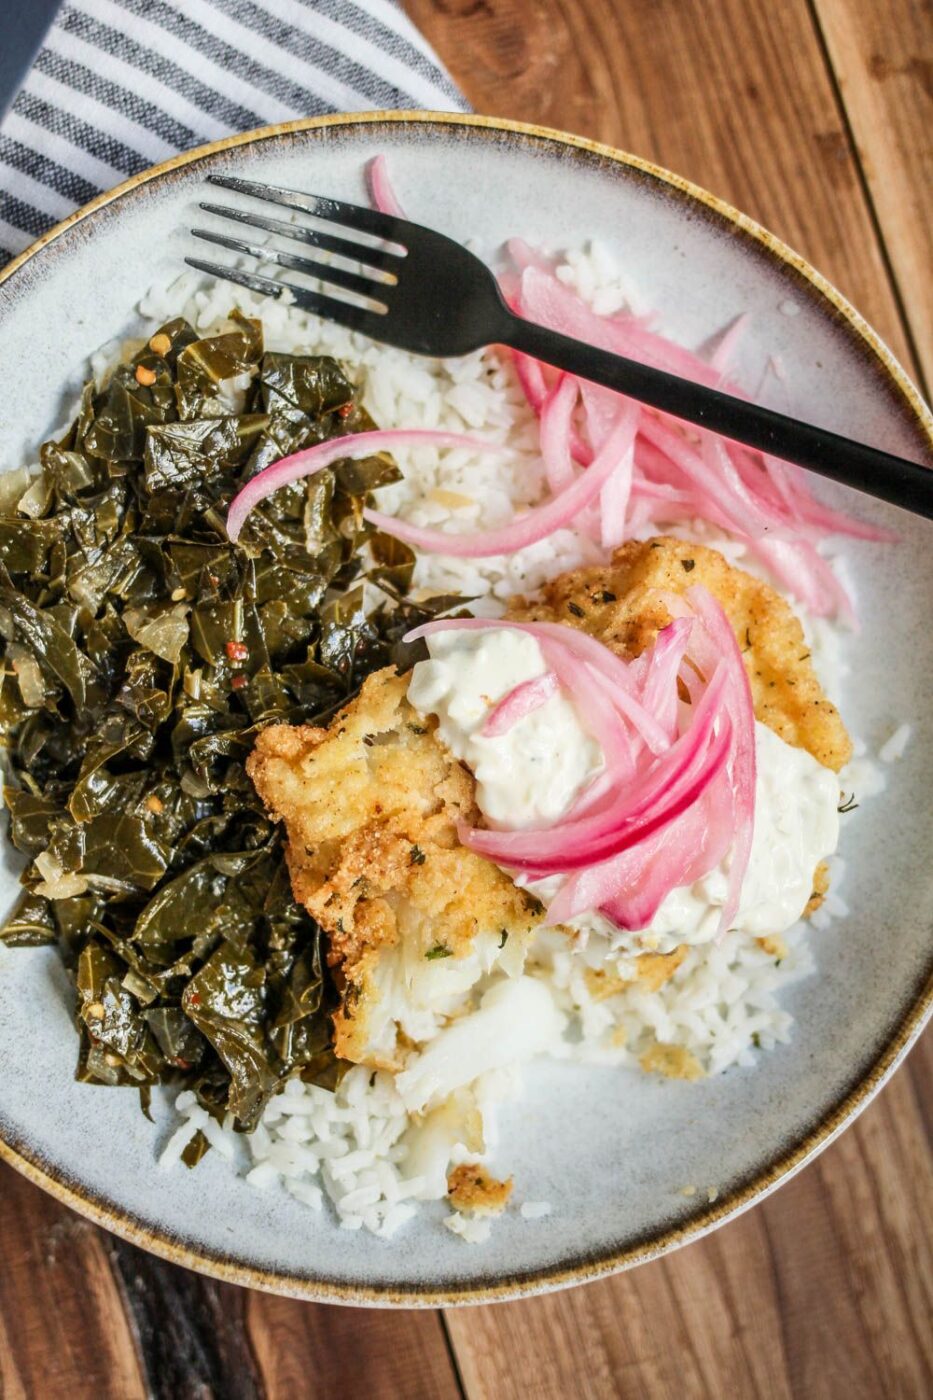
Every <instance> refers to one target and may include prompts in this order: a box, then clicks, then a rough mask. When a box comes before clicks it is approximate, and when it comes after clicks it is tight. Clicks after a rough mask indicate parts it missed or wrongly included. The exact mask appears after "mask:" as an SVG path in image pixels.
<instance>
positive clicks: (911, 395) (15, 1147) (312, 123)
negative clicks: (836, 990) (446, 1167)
mask: <svg viewBox="0 0 933 1400" xmlns="http://www.w3.org/2000/svg"><path fill="white" fill-rule="evenodd" d="M379 124H386V125H406V126H413V127H422V128H424V129H426V130H428V129H430V128H431V127H434V126H444V127H453V128H461V129H463V130H464V134H465V135H466V134H467V132H468V131H476V132H478V133H483V132H485V133H487V134H489V135H504V136H509V135H513V136H519V137H522V138H526V139H531V140H533V141H539V142H541V143H542V144H543V145H545V146H556V147H558V148H559V149H560V148H563V150H564V152H565V153H566V154H567V155H568V156H570V157H573V155H574V154H575V153H576V152H585V153H587V154H588V155H595V156H598V157H600V158H601V159H603V160H605V161H607V162H608V163H613V164H617V165H621V166H624V167H626V168H627V169H629V170H631V171H635V172H638V173H640V174H641V175H643V176H646V177H649V178H650V179H652V180H655V181H657V182H658V183H659V184H661V185H664V186H666V187H667V188H668V190H669V191H672V192H676V193H679V194H680V195H681V196H683V197H684V198H685V200H686V201H687V202H690V203H693V204H698V205H700V206H701V207H702V209H703V210H705V211H706V213H707V216H713V217H714V218H715V220H716V222H720V223H723V224H725V225H727V226H729V227H730V230H731V231H732V232H734V233H736V234H739V235H740V236H744V237H746V238H748V239H749V240H750V241H752V242H754V243H756V244H758V245H759V248H760V249H762V250H763V251H764V252H765V253H766V254H768V255H770V257H771V258H772V259H773V260H774V261H775V262H776V263H778V264H780V265H781V267H782V268H783V269H784V270H785V271H787V270H790V271H791V272H793V273H794V274H796V280H797V282H798V284H799V286H800V289H801V291H802V292H803V293H804V294H805V295H808V296H809V297H810V298H811V299H812V300H815V301H816V302H817V303H818V304H819V306H820V309H821V310H822V311H823V313H824V314H829V315H830V316H831V317H832V319H833V320H834V321H835V322H836V323H837V324H838V325H839V326H841V327H842V329H843V330H845V331H846V332H847V335H848V338H849V340H850V342H851V343H852V344H853V345H854V347H855V348H856V349H858V350H860V351H861V353H862V354H863V355H864V356H865V357H866V359H867V360H868V361H869V362H870V363H871V365H872V367H873V369H874V370H875V371H876V373H877V375H878V378H879V381H880V382H881V385H882V387H884V388H885V389H887V390H888V391H889V392H890V391H893V392H894V395H895V397H896V398H897V399H899V400H900V403H901V406H902V408H905V409H907V411H908V417H909V418H910V419H911V420H912V422H913V426H914V427H915V428H916V429H918V430H919V435H920V437H921V439H922V440H923V441H925V443H926V446H927V449H928V450H929V451H930V453H931V454H933V415H931V413H930V411H929V409H928V408H927V407H926V405H925V403H924V402H923V399H922V398H921V396H920V394H919V393H918V391H917V389H916V388H915V387H914V385H913V384H912V382H911V380H910V379H909V377H908V376H907V374H906V373H905V372H904V370H903V369H902V367H901V366H900V365H899V364H898V362H897V360H896V359H895V358H894V356H893V355H892V353H891V351H890V350H889V349H888V347H887V346H886V345H885V343H884V342H883V340H882V339H881V337H880V336H879V335H878V334H877V333H876V332H875V331H874V330H873V329H872V328H871V326H870V325H869V324H868V322H867V321H865V319H864V318H863V317H862V316H861V315H859V313H858V312H857V311H856V310H855V308H854V307H853V306H851V305H850V303H849V302H848V301H846V299H845V298H844V297H843V296H842V295H841V294H840V293H839V292H838V291H837V290H836V288H835V287H834V286H833V285H832V283H831V282H829V281H828V280H827V279H826V278H825V277H823V276H822V275H821V274H820V273H819V272H817V271H816V270H815V269H814V268H812V267H811V266H810V264H809V263H808V262H807V261H806V259H805V258H802V257H801V256H800V254H799V253H796V252H794V250H793V249H792V248H790V247H788V246H787V244H786V243H783V242H782V241H781V240H780V239H779V238H776V237H775V236H774V234H772V233H769V232H768V230H767V229H765V228H763V227H762V226H761V225H760V224H758V223H756V222H755V221H754V219H750V218H749V217H748V216H747V215H746V214H743V213H741V212H740V211H739V210H738V209H735V208H733V207H732V205H730V204H727V203H726V202H725V201H724V200H721V199H718V198H717V197H716V196H715V195H712V194H710V193H709V192H708V191H707V190H704V189H702V188H701V187H700V186H699V185H695V184H693V183H692V181H690V180H685V179H684V178H683V177H681V176H679V175H675V174H673V173H672V172H671V171H669V170H665V169H664V168H663V167H662V166H658V165H655V164H653V163H652V162H651V161H647V160H643V159H641V157H639V156H634V155H630V154H628V153H627V152H624V151H620V150H617V149H615V148H614V147H612V146H607V145H604V144H603V143H601V142H598V141H591V140H589V139H588V138H586V137H583V136H574V135H571V134H570V133H568V132H563V131H558V130H555V129H552V128H549V127H542V126H535V125H532V124H530V123H527V122H515V121H508V120H505V119H503V118H499V117H483V116H476V115H472V114H464V113H451V112H422V111H414V112H398V111H376V112H353V113H348V114H343V113H341V114H336V115H333V116H324V117H310V118H306V119H303V120H300V121H294V122H281V123H278V124H276V125H273V126H265V127H259V128H257V129H256V130H254V131H247V132H243V133H240V134H237V135H234V136H229V137H226V138H224V139H222V140H220V141H213V142H210V143H209V144H207V145H203V146H198V147H196V148H195V149H194V150H191V151H186V152H184V153H183V154H182V155H178V156H175V157H173V158H172V159H171V160H167V161H163V162H162V163H161V164H159V165H154V166H152V167H151V168H149V169H147V170H144V171H142V172H141V173H140V174H138V175H135V176H133V178H132V179H130V180H126V181H124V182H123V184H120V185H117V186H116V187H115V188H114V189H112V190H108V191H107V192H106V193H104V194H102V195H99V196H98V197H97V198H96V199H94V200H91V202H90V203H88V204H86V205H84V206H83V207H82V208H80V209H78V210H77V211H76V212H75V213H74V214H72V215H70V216H69V217H68V218H67V219H64V220H63V221H62V222H61V223H59V224H56V225H55V227H54V228H52V229H50V230H49V231H48V232H47V233H46V234H44V235H43V236H42V237H41V238H40V239H38V240H37V241H36V242H35V243H33V244H31V245H30V246H29V247H28V248H26V249H25V250H24V251H23V252H22V253H20V254H19V255H18V256H17V257H16V258H14V259H13V261H12V262H10V263H8V264H7V266H6V267H5V268H3V269H2V271H0V287H2V286H3V285H4V284H5V283H7V282H9V281H10V279H11V278H13V277H15V276H16V274H17V273H18V272H19V270H20V269H21V268H23V267H24V266H25V265H26V263H28V262H30V261H31V260H32V259H33V258H35V257H36V256H38V255H39V254H41V253H42V251H43V250H44V249H45V248H47V247H48V246H49V245H50V244H53V243H55V242H56V241H57V240H58V239H60V238H61V237H62V235H63V234H65V233H67V231H68V230H69V229H70V228H72V227H73V226H74V225H76V224H78V223H81V222H82V221H83V220H85V219H87V218H88V217H90V216H92V215H94V214H95V213H97V212H98V211H100V210H103V209H105V208H106V207H107V206H108V205H110V204H113V203H114V202H116V201H118V200H120V199H123V198H125V197H126V196H127V195H131V194H132V193H133V192H134V191H135V190H138V189H139V188H140V187H142V186H144V185H147V184H149V183H150V182H151V181H153V180H158V179H161V178H163V177H164V176H166V175H169V174H171V172H173V171H177V170H180V169H183V168H184V167H186V166H188V165H191V164H194V163H196V162H197V161H199V160H202V159H204V158H205V157H208V156H213V155H216V154H219V153H221V152H223V151H234V150H238V149H239V148H241V147H246V146H250V145H254V144H259V143H261V142H263V141H267V140H270V139H275V138H279V137H282V136H289V135H292V134H297V133H301V132H305V131H322V132H325V131H327V130H331V129H338V130H341V129H347V128H352V127H354V126H371V125H379ZM931 1014H933V967H931V969H930V971H929V973H928V974H927V976H926V978H925V980H924V983H923V985H922V986H920V987H918V989H917V993H916V995H915V997H914V998H913V1000H912V1001H911V1003H910V1004H909V1005H908V1007H907V1008H906V1010H905V1012H904V1014H903V1016H902V1017H901V1018H900V1020H899V1022H898V1023H897V1025H896V1026H895V1027H894V1029H893V1031H892V1033H891V1035H890V1037H889V1039H888V1041H887V1043H886V1044H885V1045H884V1047H883V1048H882V1050H881V1052H880V1054H879V1055H878V1056H877V1057H876V1059H875V1060H874V1062H873V1063H872V1064H871V1065H870V1066H869V1067H868V1069H867V1070H864V1071H860V1072H859V1073H858V1075H857V1076H856V1077H855V1079H854V1080H853V1082H852V1083H851V1085H850V1086H849V1087H848V1088H847V1090H846V1091H845V1092H844V1093H843V1094H842V1095H841V1096H840V1098H839V1099H838V1100H837V1102H836V1104H835V1105H834V1106H833V1107H832V1108H831V1109H830V1110H829V1111H828V1112H826V1113H824V1114H823V1115H822V1116H821V1117H820V1119H819V1120H818V1122H816V1123H814V1124H813V1126H812V1127H811V1128H810V1129H809V1130H808V1131H807V1132H805V1133H804V1134H803V1135H802V1136H801V1137H800V1138H799V1139H798V1140H797V1141H796V1142H795V1143H793V1144H792V1145H791V1146H789V1147H786V1148H784V1149H783V1150H782V1151H780V1152H779V1153H778V1154H777V1156H776V1157H775V1158H774V1160H773V1161H772V1162H771V1163H770V1164H769V1165H768V1166H767V1167H766V1168H765V1169H764V1170H763V1171H759V1172H757V1173H755V1174H753V1175H751V1176H750V1177H749V1178H748V1179H747V1180H746V1181H743V1182H741V1183H740V1184H739V1185H737V1186H736V1187H735V1188H734V1189H733V1190H732V1191H731V1192H729V1193H728V1194H727V1195H725V1196H723V1197H722V1198H721V1199H720V1200H718V1201H716V1202H715V1203H714V1204H708V1205H704V1206H703V1207H702V1208H701V1209H699V1210H698V1211H697V1213H696V1214H695V1215H694V1216H692V1217H691V1218H690V1219H689V1220H688V1221H687V1222H686V1223H685V1224H683V1225H680V1226H676V1227H674V1228H669V1229H667V1230H664V1231H662V1232H661V1233H659V1234H656V1235H653V1236H646V1237H644V1238H643V1239H640V1240H636V1241H634V1242H632V1243H630V1244H628V1245H627V1246H626V1247H625V1248H622V1249H619V1248H612V1249H609V1250H607V1251H606V1252H605V1253H591V1254H587V1255H585V1256H581V1258H580V1259H579V1260H577V1261H575V1262H574V1263H573V1264H571V1265H569V1266H565V1267H561V1266H558V1267H551V1266H546V1267H544V1268H542V1269H540V1270H537V1271H533V1272H530V1273H526V1274H522V1275H516V1276H513V1277H508V1276H502V1277H499V1278H497V1279H496V1280H494V1281H492V1282H490V1283H477V1282H474V1281H465V1282H464V1284H463V1285H462V1286H461V1287H457V1286H449V1285H448V1286H445V1287H436V1286H435V1285H433V1284H432V1283H430V1282H427V1283H425V1285H424V1286H423V1287H415V1286H408V1287H405V1288H401V1289H392V1288H390V1287H383V1286H380V1287H373V1288H368V1287H366V1286H365V1285H364V1286H360V1285H357V1284H348V1283H345V1282H341V1281H340V1280H333V1279H315V1278H311V1277H306V1276H302V1275H294V1274H287V1273H280V1272H277V1271H275V1270H274V1269H259V1268H256V1267H254V1266H251V1265H248V1264H243V1263H241V1262H238V1261H237V1260H236V1259H234V1258H232V1257H230V1256H228V1255H222V1254H219V1253H215V1252H212V1251H209V1250H199V1249H197V1248H194V1247H192V1246H191V1245H189V1244H186V1243H184V1242H183V1241H181V1240H179V1239H178V1238H177V1237H175V1236H173V1235H172V1234H171V1233H170V1232H167V1231H160V1230H155V1229H153V1228H152V1227H151V1226H148V1225H146V1224H144V1223H143V1222H142V1221H141V1220H139V1219H138V1217H136V1216H134V1215H132V1214H131V1213H129V1212H127V1211H125V1210H124V1209H122V1208H121V1207H120V1206H118V1205H117V1204H116V1203H115V1202H112V1201H109V1200H107V1199H106V1198H104V1197H102V1196H92V1195H88V1194H86V1193H85V1191H84V1190H83V1189H82V1187H81V1186H80V1184H78V1183H76V1182H75V1181H73V1180H70V1179H69V1178H68V1176H67V1175H66V1174H64V1173H61V1172H59V1171H57V1170H55V1169H53V1168H51V1167H50V1166H49V1165H48V1164H47V1163H44V1162H42V1161H41V1159H39V1158H37V1157H36V1156H35V1155H34V1154H32V1153H31V1151H30V1148H29V1146H28V1144H26V1143H23V1142H20V1141H16V1140H11V1139H9V1138H7V1139H4V1138H2V1137H0V1159H2V1160H4V1161H6V1162H8V1163H9V1164H10V1165H11V1166H12V1167H14V1168H15V1169H16V1170H17V1171H19V1172H21V1173H22V1174H23V1175H24V1176H25V1177H27V1178H28V1179H29V1180H30V1181H32V1182H34V1183H35V1184H36V1185H37V1186H40V1187H42V1189H43V1190H45V1191H48V1192H49V1194H50V1195H52V1196H54V1197H55V1198H56V1199H57V1200H59V1201H61V1202H63V1203H64V1204H65V1205H67V1206H70V1207H71V1208H72V1209H73V1210H75V1211H77V1212H78V1214H80V1215H83V1216H85V1217H86V1218H87V1219H89V1220H92V1221H93V1222H94V1223H95V1224H97V1225H101V1226H103V1227H104V1228H105V1229H107V1230H111V1231H113V1233H114V1234H117V1235H119V1236H121V1238H123V1239H126V1240H129V1241H131V1242H132V1243H133V1244H137V1245H139V1246H141V1247H142V1248H144V1249H147V1250H149V1251H151V1252H152V1253H153V1254H157V1255H159V1256H160V1257H161V1258H163V1259H167V1260H169V1261H171V1262H172V1263H175V1264H181V1265H183V1266H185V1267H186V1268H189V1269H193V1270H195V1271H196V1272H198V1273H202V1274H207V1275H209V1276H210V1277H212V1278H217V1279H221V1280H223V1281H224V1282H227V1283H236V1284H240V1285H242V1286H244V1287H248V1288H258V1289H262V1290H264V1291H266V1292H270V1293H278V1294H282V1295H284V1296H287V1297H294V1298H303V1299H307V1300H308V1301H315V1302H324V1303H342V1304H354V1305H359V1306H371V1307H380V1306H381V1307H408V1308H412V1307H442V1306H449V1305H456V1304H479V1303H493V1302H502V1301H506V1300H508V1299H513V1298H519V1297H522V1296H528V1295H531V1294H535V1293H543V1292H547V1291H551V1290H553V1289H557V1288H566V1287H569V1286H571V1285H573V1284H577V1283H588V1282H592V1281H593V1280H595V1279H598V1278H602V1277H605V1276H606V1275H608V1274H613V1273H619V1272H621V1271H622V1270H624V1269H629V1268H632V1267H634V1266H635V1265H637V1264H643V1263H647V1262H648V1261H649V1260H651V1259H656V1258H658V1257H659V1256H660V1255H662V1254H667V1253H669V1252H670V1251H671V1250H673V1249H677V1248H679V1247H680V1246H681V1245H684V1244H689V1243H691V1242H692V1241H694V1240H698V1239H702V1237H703V1236H704V1235H707V1234H709V1232H710V1231H711V1230H714V1229H716V1228H717V1227H718V1226H719V1225H722V1224H724V1223H725V1222H726V1221H728V1220H731V1219H734V1218H735V1217H736V1216H737V1215H739V1214H741V1213H742V1211H744V1210H747V1209H748V1208H749V1207H750V1206H752V1205H754V1204H756V1203H757V1202H758V1201H761V1200H763V1199H764V1198H765V1197H766V1196H768V1195H770V1193H771V1192H772V1191H774V1190H775V1189H776V1188H777V1187H778V1186H780V1185H782V1184H783V1183H784V1182H786V1181H789V1180H790V1178H791V1177H792V1176H794V1175H796V1173H797V1172H799V1171H800V1170H801V1168H802V1167H804V1166H805V1165H806V1164H807V1163H808V1162H810V1161H811V1160H812V1159H813V1158H814V1157H815V1156H816V1155H817V1154H818V1153H820V1152H822V1151H823V1150H824V1149H825V1148H826V1147H828V1146H829V1145H830V1143H831V1142H833V1140H834V1139H835V1138H836V1137H838V1135H839V1134H840V1133H841V1132H842V1130H843V1129H844V1128H845V1127H846V1126H847V1125H848V1124H849V1123H850V1122H852V1120H853V1119H854V1118H855V1117H857V1115H858V1114H859V1113H861V1112H862V1110H863V1109H864V1108H865V1107H866V1106H867V1105H868V1103H869V1102H870V1101H871V1099H872V1098H873V1097H874V1096H875V1094H877V1093H878V1091H879V1089H881V1088H882V1086H883V1085H884V1084H885V1083H886V1082H887V1080H888V1079H889V1078H890V1077H891V1075H892V1074H893V1073H894V1070H895V1069H896V1068H897V1066H898V1065H899V1064H900V1063H901V1061H902V1060H903V1059H904V1057H905V1056H906V1054H907V1052H908V1051H909V1049H910V1048H911V1046H912V1045H913V1044H914V1042H915V1041H916V1040H917V1038H918V1036H919V1035H920V1032H921V1031H922V1030H923V1028H924V1026H925V1025H926V1023H927V1021H928V1020H929V1019H930V1016H931Z"/></svg>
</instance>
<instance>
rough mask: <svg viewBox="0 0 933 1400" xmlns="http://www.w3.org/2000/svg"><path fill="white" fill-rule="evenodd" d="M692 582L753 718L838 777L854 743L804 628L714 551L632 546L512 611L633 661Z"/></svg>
mask: <svg viewBox="0 0 933 1400" xmlns="http://www.w3.org/2000/svg"><path fill="white" fill-rule="evenodd" d="M697 583H699V584H702V585H703V587H704V588H706V589H708V591H709V592H710V593H711V594H712V595H713V597H714V598H716V599H718V601H719V602H720V603H721V605H722V607H723V609H724V611H725V613H726V615H727V617H728V618H729V621H730V622H731V623H732V626H733V628H734V630H735V634H736V637H737V638H738V641H739V646H740V647H741V648H742V653H743V655H744V657H745V666H746V669H747V671H748V678H749V682H750V684H751V690H752V699H753V701H754V705H755V715H756V717H757V718H758V719H759V720H760V721H761V722H762V724H766V725H768V727H769V728H770V729H773V730H774V732H775V734H777V735H778V736H779V738H781V739H784V740H785V741H786V742H787V743H788V744H793V745H795V746H796V747H797V748H803V749H806V750H807V751H808V752H809V753H811V754H812V755H813V757H814V758H815V759H817V760H818V762H820V763H823V764H825V765H826V767H827V768H832V769H835V770H836V771H837V772H838V770H839V769H840V768H841V767H842V766H843V765H844V764H845V763H847V762H848V761H849V759H850V757H851V756H852V742H851V740H850V738H849V735H848V734H847V732H846V729H845V725H844V724H843V722H842V720H841V719H840V717H839V712H838V711H837V709H836V707H835V705H833V703H832V701H830V700H828V699H827V698H826V695H825V693H824V691H823V687H822V686H821V685H820V682H819V680H818V679H817V677H816V673H815V671H814V670H813V666H812V663H811V661H810V649H809V647H808V646H807V645H806V642H805V641H804V635H803V628H802V627H801V625H800V623H799V622H798V620H797V618H796V617H795V615H794V613H793V611H792V609H791V607H790V605H789V604H788V603H786V602H785V601H784V599H783V598H782V597H781V595H780V594H779V593H777V592H776V591H775V590H774V589H773V588H771V587H770V586H769V585H768V584H767V583H764V582H763V581H762V580H761V579H758V578H755V577H754V576H753V575H751V574H748V573H745V571H744V570H742V569H737V568H735V567H734V566H733V565H731V564H729V563H727V561H726V560H725V559H724V558H723V556H722V555H721V554H719V553H718V552H717V551H716V550H714V549H708V548H706V547H705V546H704V545H699V544H687V543H685V542H684V541H683V540H675V539H671V538H669V537H667V536H659V537H657V538H655V539H652V540H646V541H644V542H640V541H631V542H630V543H629V544H624V545H622V547H621V549H618V550H617V551H616V553H615V555H614V556H613V560H612V563H611V564H608V565H606V566H604V567H595V568H588V569H574V570H572V571H571V572H569V573H566V574H561V575H560V576H559V577H558V578H556V579H554V580H553V581H552V582H551V583H549V584H547V585H546V586H545V588H544V589H543V593H542V597H541V598H540V600H537V599H532V600H526V599H523V598H517V599H514V600H513V602H512V605H511V608H510V615H511V616H512V617H516V618H522V619H526V618H527V619H533V620H535V621H545V622H565V623H568V624H569V625H570V626H571V627H579V628H580V629H581V630H582V631H584V632H588V633H589V634H590V635H591V636H593V637H597V638H598V639H599V640H600V641H601V642H603V643H605V645H606V646H609V647H611V648H612V650H613V651H615V652H618V653H620V654H621V655H624V656H637V655H638V654H639V653H640V652H642V651H644V649H645V647H647V646H650V644H651V643H652V642H653V641H654V638H655V637H656V636H657V634H658V632H659V630H660V629H661V628H662V627H664V626H666V625H667V623H668V622H669V621H670V614H669V612H668V610H667V607H666V605H665V603H664V600H663V594H664V593H665V592H674V593H686V591H687V589H688V588H690V587H691V586H692V585H693V584H697Z"/></svg>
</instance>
